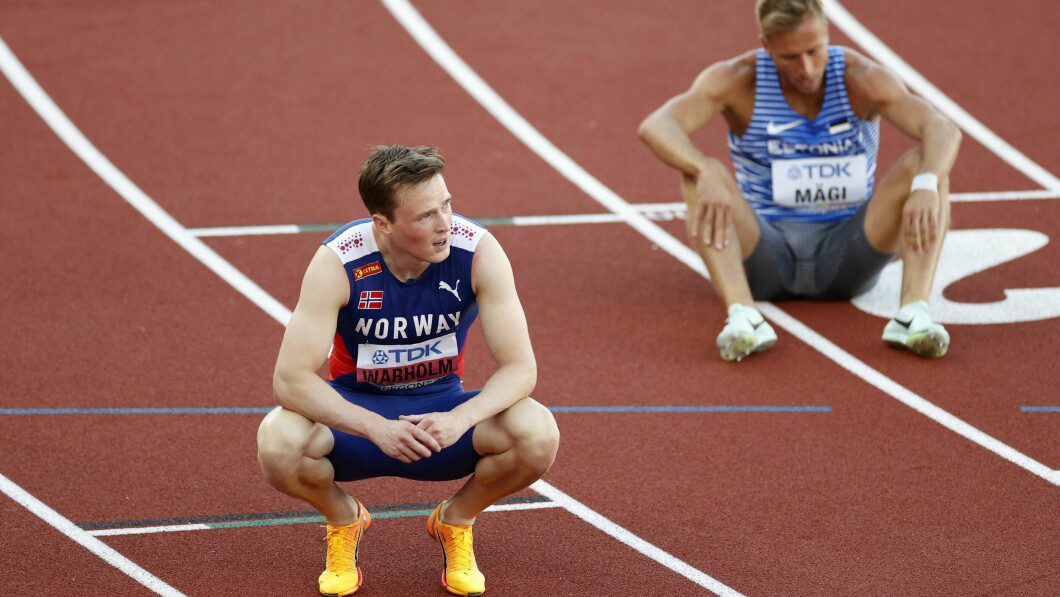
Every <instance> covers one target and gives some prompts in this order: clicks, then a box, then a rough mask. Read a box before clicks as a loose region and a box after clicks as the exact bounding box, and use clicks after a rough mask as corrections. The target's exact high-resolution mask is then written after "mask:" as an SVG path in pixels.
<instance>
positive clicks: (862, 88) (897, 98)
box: [847, 53, 961, 179]
mask: <svg viewBox="0 0 1060 597" xmlns="http://www.w3.org/2000/svg"><path fill="white" fill-rule="evenodd" d="M848 69H849V71H848V72H849V73H850V74H849V76H848V77H847V89H848V92H849V94H850V100H851V104H852V105H853V107H854V109H855V111H856V112H857V113H858V114H859V116H861V115H864V117H866V118H874V117H875V116H876V115H877V114H878V115H880V116H882V117H884V118H885V119H887V121H888V122H890V123H891V124H893V125H895V126H896V127H898V129H899V130H901V131H902V132H903V133H905V134H906V135H909V136H910V137H912V138H913V139H916V140H917V141H919V142H920V143H921V146H922V147H921V153H922V154H923V161H922V163H921V165H920V173H929V172H930V173H932V174H935V175H936V176H938V177H939V178H940V179H941V178H944V177H946V176H949V174H950V170H952V169H953V163H954V162H955V161H956V160H957V151H958V150H959V149H960V146H961V131H960V129H959V128H957V126H956V125H955V124H953V122H951V121H950V120H949V119H948V118H946V117H945V116H943V115H942V114H941V113H939V111H938V110H935V108H933V107H931V105H930V104H928V103H927V102H925V101H924V100H923V99H921V98H919V97H917V96H915V95H913V94H912V93H910V92H909V90H908V89H907V88H906V86H905V85H904V84H903V83H902V81H901V80H900V79H899V78H898V76H897V75H895V74H894V73H892V72H891V71H889V70H887V69H886V68H884V67H882V66H880V65H878V64H875V63H873V62H871V61H870V60H868V59H867V58H864V57H861V56H858V55H857V54H853V53H851V63H850V64H849V66H848Z"/></svg>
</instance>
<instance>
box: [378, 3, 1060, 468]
mask: <svg viewBox="0 0 1060 597" xmlns="http://www.w3.org/2000/svg"><path fill="white" fill-rule="evenodd" d="M381 1H382V2H383V3H384V4H385V5H386V7H387V8H388V9H389V10H390V12H391V13H393V14H394V16H395V17H396V18H397V19H398V21H399V22H400V23H401V24H402V26H404V27H405V29H406V30H407V31H408V32H409V34H410V35H411V36H412V37H413V38H414V39H415V40H416V41H417V42H418V43H419V44H420V46H421V47H423V49H424V50H426V51H427V53H428V55H430V56H431V58H433V59H434V60H435V62H437V63H438V64H439V65H440V66H441V67H442V68H443V69H444V70H445V71H446V72H448V73H449V74H450V75H451V76H452V77H453V78H454V79H455V80H456V81H457V82H458V83H460V85H461V86H463V88H464V90H465V91H467V92H468V93H469V94H470V95H471V96H472V97H473V98H475V100H476V101H478V102H479V103H480V104H481V105H482V106H483V107H484V108H485V109H486V110H487V111H488V112H489V113H490V114H492V115H493V116H494V117H495V118H497V119H498V120H499V121H500V123H501V124H502V125H503V126H504V127H505V128H507V129H508V130H509V131H511V132H512V134H513V135H515V136H516V137H517V138H518V139H519V140H520V141H522V142H523V143H524V144H526V146H527V147H529V148H530V149H531V150H532V151H534V152H535V153H537V154H538V156H540V157H541V159H543V160H544V161H545V162H547V163H548V164H550V165H552V167H553V168H555V169H556V170H558V171H559V172H560V173H561V174H563V175H564V176H566V177H567V178H568V179H569V180H571V181H572V182H574V183H575V184H577V185H578V186H579V187H580V188H582V189H583V190H585V192H586V193H588V194H589V196H590V197H592V198H593V199H595V200H596V201H597V202H599V203H600V204H601V205H603V206H604V207H606V208H607V209H609V210H611V211H613V212H615V213H617V214H619V215H620V216H622V218H623V219H624V220H626V222H628V223H629V224H630V226H633V228H635V229H636V230H637V231H638V232H640V233H641V234H643V235H644V236H645V237H647V238H648V239H649V240H650V241H652V242H653V243H655V244H656V245H658V246H659V247H660V248H662V249H663V250H665V251H666V252H667V253H669V254H670V255H672V256H673V257H674V258H676V259H677V260H678V261H680V262H681V263H684V264H685V265H687V266H688V267H689V268H691V269H692V270H694V271H696V272H698V273H699V274H700V275H702V276H703V277H705V278H707V279H710V276H709V275H708V274H707V271H706V267H705V266H704V265H703V261H702V260H701V259H700V258H699V255H697V254H696V252H695V251H694V250H692V248H691V247H689V246H688V245H686V244H684V243H682V242H681V241H678V240H677V239H676V238H674V237H673V236H671V235H670V234H669V233H667V232H666V231H665V230H663V229H662V228H660V227H659V226H658V225H657V224H655V223H654V222H652V221H650V220H649V219H648V218H646V217H645V216H644V215H642V214H641V213H640V212H638V211H637V210H636V209H635V208H634V207H633V206H632V205H630V204H629V203H627V202H626V201H625V200H623V199H622V198H621V197H619V196H618V195H616V194H615V193H614V192H613V191H611V190H610V189H608V188H607V187H605V186H604V185H603V183H601V182H600V181H598V180H596V179H595V178H593V177H592V175H590V174H589V173H588V172H586V171H585V170H584V169H582V167H581V166H579V165H577V164H576V163H575V162H574V161H573V160H571V159H570V158H569V157H568V156H567V155H566V154H564V153H563V152H562V151H560V150H559V149H558V148H557V147H556V146H555V145H553V144H552V143H551V142H549V141H548V140H547V139H545V137H544V136H543V135H542V134H541V133H540V132H538V130H537V129H535V128H534V127H533V126H532V125H531V124H530V123H529V122H527V121H526V119H524V118H523V117H522V116H521V115H519V114H518V113H517V112H516V111H515V110H514V109H513V108H512V107H511V106H510V105H508V103H507V102H505V101H504V99H503V98H501V97H500V96H499V95H498V94H497V93H496V92H495V91H494V90H493V89H492V88H490V86H489V84H487V83H486V82H485V81H484V80H482V78H481V77H479V76H478V74H476V73H475V72H474V71H473V70H471V67H470V66H468V65H467V63H465V62H464V61H463V59H461V58H460V57H459V56H457V54H456V53H455V52H454V51H453V50H452V48H450V47H449V46H448V45H447V44H446V43H445V41H444V40H442V38H441V37H440V36H439V35H438V33H437V32H435V31H434V29H433V28H431V26H430V24H429V23H427V22H426V21H425V20H424V19H423V17H422V16H421V15H420V14H419V13H418V12H417V11H416V9H414V8H413V7H412V6H411V5H410V4H409V3H408V2H407V1H406V0H381ZM758 306H759V308H760V309H761V310H762V311H763V313H764V314H766V315H768V316H769V317H770V319H772V320H773V321H774V322H776V323H777V325H779V326H780V327H781V328H783V329H785V330H787V331H788V332H789V333H791V334H792V335H794V336H796V337H799V338H800V339H802V340H803V341H805V342H806V343H807V344H809V345H810V346H812V347H813V348H815V349H816V350H818V351H820V352H821V353H822V354H824V355H825V356H827V357H828V358H830V359H832V360H833V361H835V362H836V363H837V364H839V365H840V366H841V367H843V368H844V369H847V370H848V371H850V372H851V373H854V374H855V375H857V376H858V377H861V378H862V379H863V380H865V381H866V382H868V383H869V384H871V385H873V386H875V387H877V388H880V389H881V390H883V391H884V392H886V393H887V394H888V395H890V396H891V397H893V398H895V399H897V400H899V401H901V402H902V403H903V404H906V405H908V406H910V407H912V408H914V409H916V410H917V411H918V412H920V413H922V414H924V415H926V416H927V417H929V418H930V419H931V420H933V421H935V422H937V423H939V424H940V425H942V426H944V427H946V428H947V429H949V430H950V431H953V432H954V433H957V434H958V435H960V436H962V437H964V438H966V439H968V440H970V441H972V442H975V443H976V444H978V445H980V446H982V447H984V448H986V449H987V450H990V451H991V452H993V453H995V454H997V455H998V456H1001V457H1002V458H1004V459H1006V460H1008V461H1010V462H1012V463H1013V464H1016V465H1017V466H1020V467H1022V468H1024V469H1026V470H1028V471H1030V472H1031V473H1034V474H1035V475H1038V476H1039V477H1041V478H1043V479H1045V480H1046V481H1048V482H1049V483H1052V484H1053V485H1060V476H1058V475H1057V473H1056V472H1055V471H1054V470H1053V469H1051V468H1049V467H1047V466H1045V465H1044V464H1042V463H1040V462H1038V461H1037V460H1034V459H1033V458H1031V457H1029V456H1027V455H1025V454H1023V453H1021V452H1018V451H1017V450H1015V449H1013V448H1011V447H1009V446H1007V445H1005V444H1003V443H1002V442H1000V441H998V440H997V439H995V438H993V437H991V436H989V435H987V434H986V433H983V432H982V431H980V430H979V429H976V428H975V427H973V426H971V425H969V424H968V423H966V422H964V421H962V420H960V419H958V418H957V417H955V416H953V415H951V414H949V413H947V412H946V411H944V410H942V409H940V408H938V407H937V406H935V405H934V404H931V403H930V402H928V401H927V400H924V398H922V397H920V396H917V395H916V394H914V393H913V392H910V391H909V390H907V389H906V388H904V387H902V386H901V385H899V384H898V383H895V382H893V381H891V380H890V379H888V378H887V377H886V376H884V375H883V374H882V373H879V372H878V371H876V370H875V369H873V368H872V367H869V366H868V365H867V364H865V363H864V362H862V361H861V360H860V359H858V358H857V357H855V356H854V355H852V354H850V353H848V352H846V351H845V350H843V349H841V348H839V347H838V346H836V345H835V344H832V343H831V342H828V341H826V340H825V339H824V337H823V336H821V335H820V334H817V333H816V332H813V331H812V330H810V329H809V328H808V327H806V326H805V325H804V324H802V323H801V322H800V321H798V320H797V319H795V318H794V317H791V316H790V315H788V314H787V313H785V312H784V311H782V310H781V309H780V308H779V307H777V306H775V305H773V304H771V303H762V302H760V303H758ZM880 380H887V383H883V382H881V381H880Z"/></svg>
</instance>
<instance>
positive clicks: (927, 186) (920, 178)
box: [909, 172, 939, 194]
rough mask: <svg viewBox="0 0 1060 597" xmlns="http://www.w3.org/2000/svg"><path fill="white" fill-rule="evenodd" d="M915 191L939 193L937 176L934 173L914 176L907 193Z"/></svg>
mask: <svg viewBox="0 0 1060 597" xmlns="http://www.w3.org/2000/svg"><path fill="white" fill-rule="evenodd" d="M916 191H931V192H933V193H936V194H937V193H938V192H939V177H938V175H937V174H935V173H934V172H923V173H921V174H917V175H916V176H914V177H913V182H912V183H910V185H909V192H910V193H914V192H916Z"/></svg>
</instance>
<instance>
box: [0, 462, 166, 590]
mask: <svg viewBox="0 0 1060 597" xmlns="http://www.w3.org/2000/svg"><path fill="white" fill-rule="evenodd" d="M0 491H3V492H4V495H6V496H8V497H10V498H11V499H13V500H15V502H17V503H19V504H21V505H22V506H23V507H24V508H26V509H27V510H29V511H30V512H32V513H34V514H36V515H37V516H38V517H40V518H41V519H42V520H43V521H44V522H47V523H48V524H50V525H52V526H53V527H55V528H56V529H58V530H59V532H60V533H62V534H64V535H66V536H67V537H69V538H70V539H73V540H74V541H76V542H77V543H78V544H80V545H81V546H82V547H84V548H85V549H87V550H88V551H90V552H92V553H94V554H96V555H97V556H99V557H100V558H102V559H103V561H105V562H107V563H108V564H110V565H111V566H114V567H115V568H117V569H118V570H121V571H122V572H124V573H125V574H127V575H128V576H129V577H131V578H132V579H133V580H135V581H136V582H138V583H140V584H142V585H143V586H145V587H147V588H148V589H151V590H152V591H154V592H156V593H158V594H159V595H167V596H174V597H176V596H178V595H179V596H183V595H184V594H183V593H181V592H180V591H178V590H176V589H174V588H173V587H171V586H169V585H168V584H166V583H165V582H164V581H163V580H162V579H160V578H158V577H157V576H155V575H154V574H151V573H150V572H148V571H147V570H144V569H143V568H141V567H140V566H139V565H137V564H136V563H135V562H133V561H132V560H130V559H129V558H127V557H125V556H123V555H121V554H120V553H118V552H117V551H115V550H114V548H112V547H110V546H108V545H107V544H105V543H103V542H102V541H100V540H99V539H96V538H95V537H93V536H92V535H90V534H89V533H88V532H86V531H85V530H83V529H82V528H81V527H79V526H77V525H76V524H74V523H72V522H70V521H69V520H68V519H67V518H66V517H65V516H63V515H62V514H59V513H58V512H56V511H55V510H53V509H51V508H50V507H48V506H47V504H45V503H44V502H42V501H40V500H38V499H37V498H35V497H33V496H32V495H31V494H30V493H29V492H28V491H26V490H25V489H22V488H21V487H19V486H18V485H16V484H15V482H14V481H12V480H11V479H8V478H7V477H5V476H4V475H2V474H0ZM10 530H11V531H12V532H14V529H10ZM37 557H47V556H42V555H41V554H37Z"/></svg>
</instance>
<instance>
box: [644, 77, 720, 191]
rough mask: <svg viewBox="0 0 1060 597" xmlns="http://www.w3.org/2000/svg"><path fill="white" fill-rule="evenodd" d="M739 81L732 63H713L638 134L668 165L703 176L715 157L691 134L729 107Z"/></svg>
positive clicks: (659, 111)
mask: <svg viewBox="0 0 1060 597" xmlns="http://www.w3.org/2000/svg"><path fill="white" fill-rule="evenodd" d="M737 83H738V76H737V75H736V73H735V72H734V67H733V65H732V64H731V63H729V62H718V63H715V64H713V65H711V66H710V67H708V68H707V69H706V70H704V71H703V72H702V73H700V74H699V76H698V77H696V80H695V81H694V82H693V83H692V87H691V88H690V89H689V90H688V91H685V92H684V93H682V94H680V95H677V96H675V97H673V98H671V99H670V100H669V101H667V102H666V103H665V104H663V105H662V107H660V108H659V109H658V110H656V111H654V112H652V113H651V114H650V115H648V117H647V118H645V119H644V122H642V123H641V124H640V128H639V129H637V135H638V136H639V137H640V139H641V141H643V142H644V143H645V144H646V145H647V146H648V147H649V148H651V150H652V151H653V152H655V155H656V156H658V157H659V159H661V160H662V161H663V162H665V163H666V164H668V165H670V166H673V167H674V168H677V169H678V170H680V171H681V172H684V173H685V174H686V175H688V176H691V177H696V176H699V174H700V173H701V172H702V171H703V170H704V169H705V167H707V164H709V163H710V162H711V160H712V159H713V158H709V157H707V156H706V155H704V154H703V152H701V151H699V149H697V148H696V146H695V145H694V144H693V143H692V139H691V138H690V137H689V135H691V134H692V133H693V132H695V131H696V130H698V129H699V128H701V127H702V126H703V125H705V124H707V122H709V121H710V119H711V118H714V117H715V116H717V115H718V113H720V112H721V111H722V110H724V109H725V108H726V105H727V101H728V97H729V95H730V94H731V92H732V89H733V88H734V87H735V86H736V85H737Z"/></svg>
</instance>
